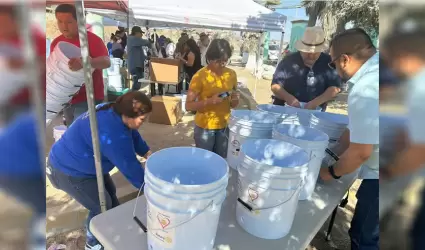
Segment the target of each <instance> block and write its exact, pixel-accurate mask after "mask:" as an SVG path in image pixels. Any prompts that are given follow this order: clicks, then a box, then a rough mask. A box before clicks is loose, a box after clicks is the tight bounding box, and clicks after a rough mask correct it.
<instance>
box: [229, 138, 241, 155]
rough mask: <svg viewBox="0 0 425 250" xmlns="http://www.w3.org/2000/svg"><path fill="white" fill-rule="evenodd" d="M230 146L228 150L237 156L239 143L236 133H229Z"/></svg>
mask: <svg viewBox="0 0 425 250" xmlns="http://www.w3.org/2000/svg"><path fill="white" fill-rule="evenodd" d="M230 146H231V147H230V152H231V153H232V155H233V156H235V157H237V156H238V155H239V150H240V149H241V143H240V142H239V140H238V137H237V136H236V135H233V134H231V135H230Z"/></svg>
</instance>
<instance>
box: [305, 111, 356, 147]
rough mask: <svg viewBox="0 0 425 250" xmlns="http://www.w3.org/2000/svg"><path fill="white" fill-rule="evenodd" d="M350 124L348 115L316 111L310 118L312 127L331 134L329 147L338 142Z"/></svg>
mask: <svg viewBox="0 0 425 250" xmlns="http://www.w3.org/2000/svg"><path fill="white" fill-rule="evenodd" d="M347 126H348V116H347V115H341V114H334V113H327V112H319V113H315V114H313V115H312V116H311V118H310V127H312V128H315V129H318V130H320V131H322V132H324V133H326V134H327V135H328V136H329V143H330V144H329V147H330V148H332V147H334V146H335V145H336V144H338V140H339V138H340V137H341V135H342V133H344V131H345V129H346V128H347Z"/></svg>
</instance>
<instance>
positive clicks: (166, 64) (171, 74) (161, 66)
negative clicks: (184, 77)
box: [149, 57, 182, 84]
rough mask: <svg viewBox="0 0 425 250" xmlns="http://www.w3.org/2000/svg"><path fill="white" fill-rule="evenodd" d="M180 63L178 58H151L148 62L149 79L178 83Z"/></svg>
mask: <svg viewBox="0 0 425 250" xmlns="http://www.w3.org/2000/svg"><path fill="white" fill-rule="evenodd" d="M181 67H182V64H181V62H180V60H178V59H170V58H154V57H153V58H151V60H150V62H149V75H150V80H151V81H154V82H163V83H167V84H178V83H179V80H180V72H181Z"/></svg>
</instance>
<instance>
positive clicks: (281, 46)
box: [277, 31, 285, 65]
mask: <svg viewBox="0 0 425 250" xmlns="http://www.w3.org/2000/svg"><path fill="white" fill-rule="evenodd" d="M284 34H285V32H283V31H282V35H281V36H280V46H279V57H278V59H277V64H278V65H279V63H280V61H282V52H283V36H284Z"/></svg>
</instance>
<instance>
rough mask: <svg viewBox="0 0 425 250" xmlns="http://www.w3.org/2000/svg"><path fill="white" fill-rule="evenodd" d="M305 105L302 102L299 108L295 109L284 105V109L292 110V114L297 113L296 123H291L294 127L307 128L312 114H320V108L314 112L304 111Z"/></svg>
mask: <svg viewBox="0 0 425 250" xmlns="http://www.w3.org/2000/svg"><path fill="white" fill-rule="evenodd" d="M305 104H306V103H304V102H300V105H301V108H296V107H292V106H289V105H287V104H285V107H286V108H288V109H293V110H294V112H296V113H297V115H298V123H293V124H295V125H303V126H309V124H310V117H311V115H312V114H316V113H322V112H321V109H322V108H321V107H317V109H316V110H311V109H304V106H305Z"/></svg>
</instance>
